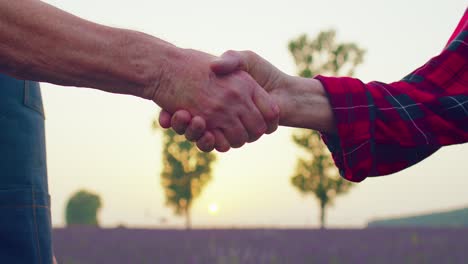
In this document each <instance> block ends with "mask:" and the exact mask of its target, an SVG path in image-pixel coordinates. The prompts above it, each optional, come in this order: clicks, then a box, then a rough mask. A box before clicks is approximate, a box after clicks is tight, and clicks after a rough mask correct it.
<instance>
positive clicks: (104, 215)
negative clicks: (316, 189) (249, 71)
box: [42, 0, 468, 227]
mask: <svg viewBox="0 0 468 264" xmlns="http://www.w3.org/2000/svg"><path fill="white" fill-rule="evenodd" d="M45 2H48V3H50V4H52V5H55V6H57V7H59V8H62V9H64V10H66V11H68V12H71V13H73V14H75V15H78V16H80V17H83V18H85V19H89V20H91V21H94V22H98V23H102V24H105V25H109V26H116V27H122V28H129V29H134V30H139V31H143V32H146V33H149V34H152V35H154V36H157V37H159V38H162V39H164V40H166V41H169V42H171V43H173V44H175V45H177V46H180V47H183V48H193V49H199V50H203V51H205V52H209V53H213V54H215V55H219V54H221V53H222V52H223V51H225V50H227V49H238V50H245V49H250V50H253V51H255V52H257V53H258V54H260V55H262V56H263V57H265V58H266V59H268V60H270V61H271V62H272V63H273V64H274V65H276V66H277V67H278V68H280V69H282V70H283V71H285V72H287V73H289V74H294V73H295V66H294V62H293V60H292V57H291V56H290V55H289V53H288V50H287V44H288V41H289V40H291V39H293V38H295V37H297V36H298V35H299V34H301V33H307V34H309V35H310V36H314V35H315V34H317V33H318V32H320V31H321V30H326V29H330V28H334V29H336V30H337V32H338V40H340V41H352V42H356V43H357V44H359V45H360V46H361V47H363V48H365V49H366V50H367V53H366V55H365V58H364V64H363V65H362V66H360V67H359V68H358V70H357V72H356V77H358V78H360V79H362V80H363V81H365V82H368V81H372V80H378V81H383V82H391V81H396V80H399V79H401V78H402V77H403V76H405V75H406V74H407V73H409V72H410V71H412V70H414V69H415V68H416V67H419V66H420V65H422V64H424V63H425V62H426V61H427V60H428V59H430V58H431V57H432V56H435V55H437V54H438V53H439V52H440V51H441V49H442V48H443V47H444V45H445V44H446V41H447V39H448V38H449V36H450V34H451V33H452V31H453V29H454V28H455V26H456V24H457V22H458V20H459V19H460V17H461V16H462V14H463V12H464V10H465V8H466V7H467V5H466V4H467V2H466V1H465V0H444V1H442V0H439V1H435V0H425V1H423V0H412V1H404V0H393V1H381V0H379V1H376V0H361V1H357V0H328V1H310V0H290V1H264V0H257V1H252V0H238V1H225V0H217V1H214V0H199V1H167V0H166V1H159V0H152V1H149V0H132V1H130V0H112V1H111V0H101V1H95V0H80V1H65V0H48V1H45ZM42 87H43V89H42V90H43V95H44V105H45V111H46V118H47V119H46V126H47V128H46V129H47V148H48V167H49V185H50V193H51V196H52V217H53V224H54V225H55V226H62V225H63V224H64V207H65V203H66V201H67V199H68V198H69V197H70V195H71V194H72V193H73V192H75V191H77V190H79V189H81V188H85V189H88V190H91V191H94V192H96V193H98V194H99V195H100V196H101V198H102V200H103V208H102V211H101V213H100V220H101V223H102V224H103V225H104V226H107V227H113V226H116V225H118V224H125V225H127V226H132V227H156V226H158V225H159V221H160V219H161V218H166V219H167V220H168V225H181V224H182V223H183V219H181V218H179V217H175V216H174V215H173V214H172V211H171V210H170V209H168V208H166V207H165V205H164V195H163V191H162V188H161V185H160V182H159V174H160V171H161V168H162V167H161V164H162V163H161V160H162V157H161V146H162V144H161V143H162V141H161V140H162V137H161V132H158V133H156V132H154V131H152V130H151V122H152V119H153V118H154V117H155V116H156V114H157V112H158V110H159V109H158V108H157V107H156V106H155V105H154V103H152V102H150V101H145V100H142V99H138V98H135V97H131V96H121V95H112V94H106V93H104V92H99V91H94V90H90V89H75V88H69V87H58V86H54V85H50V84H45V83H44V84H43V85H42ZM292 131H293V130H292V129H290V128H280V129H279V131H278V132H277V133H275V134H273V135H270V136H266V137H263V138H262V139H260V140H259V141H258V142H256V143H254V144H251V145H248V146H246V147H244V148H241V149H238V150H234V151H230V152H229V153H227V154H218V161H217V162H216V164H215V166H214V173H213V181H212V182H210V183H209V185H208V186H207V187H206V189H205V190H204V191H203V193H202V195H201V196H200V197H199V199H197V200H196V202H195V205H194V207H193V222H194V225H195V226H199V227H207V226H214V227H229V226H281V227H304V226H311V227H316V226H318V207H317V204H316V201H315V200H314V199H313V198H312V197H308V196H302V195H301V194H300V193H299V192H298V191H296V190H295V189H294V188H293V187H292V186H291V184H290V177H291V176H292V174H293V172H294V168H295V164H296V160H297V157H298V156H299V155H301V152H300V151H299V150H298V148H297V147H295V146H294V144H293V143H292V141H291V132H292ZM467 157H468V145H466V144H465V145H459V146H453V147H447V148H444V149H442V150H441V151H439V152H438V153H436V154H435V155H433V156H432V157H430V158H429V159H427V160H425V161H423V162H422V163H420V164H418V165H416V166H414V167H412V168H410V169H408V170H406V171H404V172H401V173H397V174H395V175H392V176H388V177H381V178H374V179H367V180H365V181H364V182H362V183H360V184H359V185H357V186H356V187H355V188H354V189H352V190H351V192H350V193H349V194H347V195H345V196H342V197H340V198H338V199H337V200H336V203H335V206H334V207H333V208H331V209H330V210H329V213H328V221H329V223H330V226H333V227H362V226H365V224H366V222H367V221H368V220H369V219H372V218H375V217H386V216H397V215H401V214H413V213H419V212H430V211H433V210H444V209H451V208H457V207H462V206H468V192H467V191H466V186H468V162H467V161H468V158H467ZM214 208H215V209H214ZM214 211H215V212H214Z"/></svg>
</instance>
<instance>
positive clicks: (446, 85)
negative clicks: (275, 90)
mask: <svg viewBox="0 0 468 264" xmlns="http://www.w3.org/2000/svg"><path fill="white" fill-rule="evenodd" d="M467 60H468V16H467V12H465V15H464V16H463V18H462V20H461V21H460V24H459V25H458V27H457V29H456V30H455V32H454V34H453V36H452V38H451V39H450V41H449V43H448V44H447V46H446V47H445V49H444V50H443V51H442V53H441V54H439V55H438V56H436V57H434V58H432V59H431V60H429V61H428V62H427V63H426V64H424V65H423V66H422V67H420V68H418V69H417V70H415V71H414V72H412V73H411V74H409V75H408V76H406V77H405V78H404V79H403V80H401V81H398V82H394V83H390V84H385V83H382V82H371V83H368V84H364V83H363V82H361V81H360V80H358V79H354V78H348V77H341V78H335V77H324V76H317V77H316V79H318V80H320V81H321V83H322V84H323V86H324V87H325V90H326V92H327V94H328V97H329V99H330V103H331V105H332V108H333V112H334V115H335V120H336V126H337V129H338V133H337V135H331V134H323V135H322V136H323V140H324V142H325V143H326V145H327V146H328V148H329V150H330V151H331V153H332V155H333V159H334V160H335V164H336V165H337V167H338V168H339V170H340V174H341V175H342V176H343V177H344V178H346V179H348V180H350V181H354V182H360V181H362V180H364V179H365V178H366V177H371V176H380V175H387V174H391V173H394V172H397V171H400V170H402V169H405V168H407V167H409V166H412V165H414V164H416V163H418V162H419V161H421V160H423V159H425V158H427V157H428V156H430V155H431V154H433V153H434V152H436V151H437V150H438V149H439V148H441V147H442V146H447V145H452V144H460V143H464V142H467V141H468V64H467Z"/></svg>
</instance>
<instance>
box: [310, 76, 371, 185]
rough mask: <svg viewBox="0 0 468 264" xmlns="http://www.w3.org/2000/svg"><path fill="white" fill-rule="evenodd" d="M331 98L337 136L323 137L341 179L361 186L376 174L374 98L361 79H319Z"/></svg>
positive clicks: (325, 135)
mask: <svg viewBox="0 0 468 264" xmlns="http://www.w3.org/2000/svg"><path fill="white" fill-rule="evenodd" d="M315 79H317V80H319V81H320V82H321V83H322V85H323V87H324V88H325V91H326V93H327V96H328V98H329V101H330V104H331V107H332V110H333V113H334V117H335V124H336V128H337V134H329V133H322V139H323V141H324V142H325V144H326V145H327V147H328V149H329V150H330V152H331V153H332V156H333V160H334V161H335V165H336V166H337V167H338V169H339V172H340V175H341V176H342V177H344V178H345V179H347V180H349V181H353V182H361V181H363V180H364V179H365V178H366V177H368V176H370V175H371V174H372V173H374V172H375V165H374V162H373V158H372V147H373V146H375V144H374V142H373V139H372V120H373V119H374V118H372V112H371V109H370V108H371V107H372V106H373V103H372V97H371V96H370V93H368V91H366V86H365V84H364V83H362V82H361V81H360V80H358V79H354V78H348V77H340V78H337V77H324V76H320V75H319V76H316V77H315Z"/></svg>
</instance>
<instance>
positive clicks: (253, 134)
mask: <svg viewBox="0 0 468 264" xmlns="http://www.w3.org/2000/svg"><path fill="white" fill-rule="evenodd" d="M240 120H241V122H242V124H243V125H244V127H245V129H246V130H247V132H248V134H249V140H248V141H247V142H249V143H251V142H254V141H256V140H257V139H259V138H260V137H261V136H262V135H263V134H265V132H266V131H267V124H266V122H265V120H264V119H263V116H262V114H261V113H260V111H259V110H258V109H257V108H256V107H255V105H253V104H252V107H251V109H250V110H249V112H248V113H244V114H241V116H240Z"/></svg>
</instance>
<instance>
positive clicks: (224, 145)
mask: <svg viewBox="0 0 468 264" xmlns="http://www.w3.org/2000/svg"><path fill="white" fill-rule="evenodd" d="M213 134H214V137H215V142H216V143H215V148H216V150H217V151H219V152H227V151H228V150H229V149H230V148H231V145H229V141H228V140H227V139H226V137H225V136H224V134H223V132H222V131H221V130H219V129H215V130H213Z"/></svg>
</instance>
